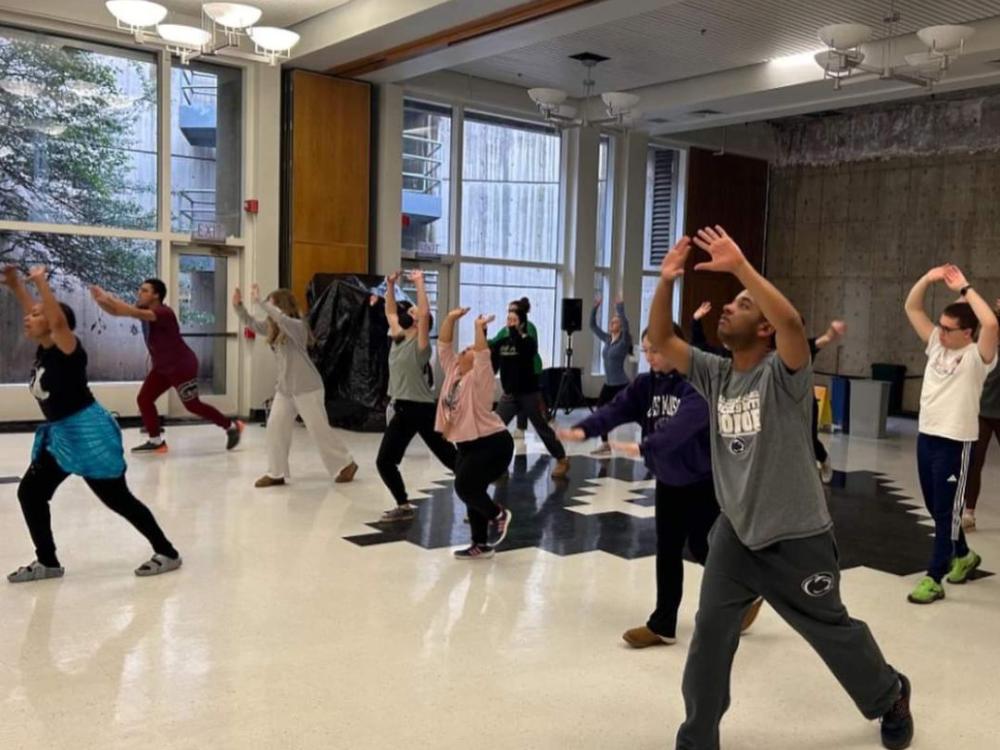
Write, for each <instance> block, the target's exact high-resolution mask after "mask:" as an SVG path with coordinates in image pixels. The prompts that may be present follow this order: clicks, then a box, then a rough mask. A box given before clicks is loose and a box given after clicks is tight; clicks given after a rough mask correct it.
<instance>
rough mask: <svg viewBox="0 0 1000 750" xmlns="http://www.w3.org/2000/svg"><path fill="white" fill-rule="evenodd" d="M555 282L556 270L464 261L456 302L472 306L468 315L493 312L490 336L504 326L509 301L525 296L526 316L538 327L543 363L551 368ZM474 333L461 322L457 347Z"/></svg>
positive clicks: (462, 305)
mask: <svg viewBox="0 0 1000 750" xmlns="http://www.w3.org/2000/svg"><path fill="white" fill-rule="evenodd" d="M556 281H557V273H556V270H555V269H543V268H532V267H529V266H500V265H486V264H483V263H463V264H462V268H461V281H460V284H459V302H458V304H459V305H460V306H461V307H468V308H471V313H470V315H477V314H479V313H480V312H483V313H487V314H492V315H496V316H497V320H496V322H495V323H493V325H492V326H491V329H490V334H489V335H490V336H493V335H494V334H495V333H496V332H497V331H498V330H499V329H500V328H502V327H503V326H504V325H506V320H507V305H508V304H509V303H510V302H511V301H512V300H515V299H520V298H521V297H528V299H530V300H531V313H530V314H529V316H528V318H529V320H530V321H531V322H532V323H534V324H535V328H537V329H538V351H539V354H541V356H542V364H543V365H544V366H545V367H551V366H552V363H553V350H554V346H555V342H556V314H555V312H556ZM473 335H474V331H473V330H472V326H471V325H470V324H469V322H468V321H464V322H463V324H460V326H459V337H458V341H459V346H462V347H464V346H468V345H470V344H471V343H472V339H473Z"/></svg>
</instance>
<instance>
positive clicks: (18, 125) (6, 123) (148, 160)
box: [0, 27, 157, 229]
mask: <svg viewBox="0 0 1000 750" xmlns="http://www.w3.org/2000/svg"><path fill="white" fill-rule="evenodd" d="M0 123H2V126H0V219H10V220H14V221H33V222H45V223H50V224H83V225H91V226H113V227H122V228H127V229H156V227H157V205H156V191H157V161H156V148H157V81H156V61H155V58H154V57H153V55H151V54H148V53H140V52H128V51H124V50H116V49H114V48H112V47H103V46H100V45H94V44H90V43H86V42H78V41H74V40H71V39H63V38H61V37H56V36H48V35H43V34H35V33H32V32H28V31H19V30H14V29H8V28H3V27H0Z"/></svg>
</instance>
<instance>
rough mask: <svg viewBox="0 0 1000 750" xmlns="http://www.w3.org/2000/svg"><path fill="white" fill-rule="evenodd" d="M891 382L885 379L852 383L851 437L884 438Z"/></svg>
mask: <svg viewBox="0 0 1000 750" xmlns="http://www.w3.org/2000/svg"><path fill="white" fill-rule="evenodd" d="M891 387H892V386H891V384H890V383H889V382H887V381H885V380H855V381H854V382H853V383H851V437H867V438H884V437H886V431H885V421H886V417H887V416H888V414H889V392H890V389H891Z"/></svg>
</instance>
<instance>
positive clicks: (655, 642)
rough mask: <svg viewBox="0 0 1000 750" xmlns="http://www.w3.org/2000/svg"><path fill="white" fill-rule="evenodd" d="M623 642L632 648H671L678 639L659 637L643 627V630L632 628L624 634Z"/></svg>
mask: <svg viewBox="0 0 1000 750" xmlns="http://www.w3.org/2000/svg"><path fill="white" fill-rule="evenodd" d="M622 640H623V641H625V643H627V644H628V645H630V646H631V647H632V648H649V647H650V646H669V645H671V644H672V643H676V642H677V639H676V638H667V637H666V636H662V635H657V634H656V633H654V632H653V631H652V630H650V629H649V628H647V627H646V626H645V625H643V626H642V627H641V628H632V629H631V630H626V631H625V632H624V633H622Z"/></svg>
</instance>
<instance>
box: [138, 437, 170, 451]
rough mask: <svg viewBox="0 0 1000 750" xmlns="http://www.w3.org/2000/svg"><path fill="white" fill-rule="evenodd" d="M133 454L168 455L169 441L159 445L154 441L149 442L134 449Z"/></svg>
mask: <svg viewBox="0 0 1000 750" xmlns="http://www.w3.org/2000/svg"><path fill="white" fill-rule="evenodd" d="M132 452H133V453H166V452H167V441H166V440H163V441H161V442H159V443H154V442H153V441H152V440H147V441H146V442H145V443H143V444H142V445H137V446H135V448H133V449H132Z"/></svg>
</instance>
